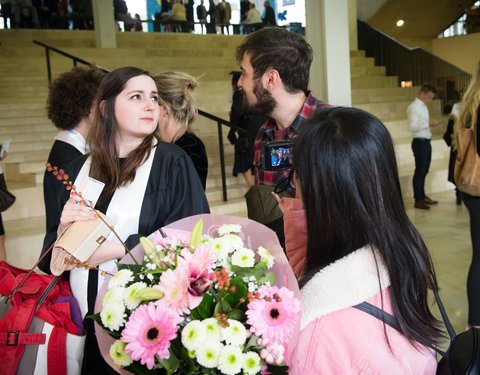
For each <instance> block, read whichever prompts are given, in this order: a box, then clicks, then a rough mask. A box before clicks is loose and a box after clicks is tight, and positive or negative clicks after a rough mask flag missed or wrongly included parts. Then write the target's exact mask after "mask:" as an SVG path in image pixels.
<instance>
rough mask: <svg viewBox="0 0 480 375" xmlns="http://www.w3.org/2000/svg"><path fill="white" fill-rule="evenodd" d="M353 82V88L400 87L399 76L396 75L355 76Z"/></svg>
mask: <svg viewBox="0 0 480 375" xmlns="http://www.w3.org/2000/svg"><path fill="white" fill-rule="evenodd" d="M351 82H352V89H365V88H377V87H398V78H397V77H396V76H368V77H353V78H352V79H351Z"/></svg>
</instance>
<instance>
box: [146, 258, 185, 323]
mask: <svg viewBox="0 0 480 375" xmlns="http://www.w3.org/2000/svg"><path fill="white" fill-rule="evenodd" d="M188 275H189V272H188V269H186V268H185V267H184V266H182V265H180V264H179V266H178V267H177V268H176V269H175V270H167V271H165V272H164V273H163V274H162V276H160V282H159V283H158V285H155V286H154V288H155V289H159V290H161V291H162V292H163V294H164V296H163V298H162V299H160V300H158V302H157V304H160V305H165V306H168V307H169V308H171V309H173V310H174V311H175V312H176V313H177V314H179V315H181V314H184V313H185V314H187V313H189V312H190V310H189V309H188V305H189V300H188V298H189V294H188V287H189V285H190V284H189V281H188Z"/></svg>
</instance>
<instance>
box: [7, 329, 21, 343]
mask: <svg viewBox="0 0 480 375" xmlns="http://www.w3.org/2000/svg"><path fill="white" fill-rule="evenodd" d="M18 333H19V332H18V331H8V332H7V341H6V343H5V345H7V346H17V344H18ZM11 335H15V342H14V343H10V337H11Z"/></svg>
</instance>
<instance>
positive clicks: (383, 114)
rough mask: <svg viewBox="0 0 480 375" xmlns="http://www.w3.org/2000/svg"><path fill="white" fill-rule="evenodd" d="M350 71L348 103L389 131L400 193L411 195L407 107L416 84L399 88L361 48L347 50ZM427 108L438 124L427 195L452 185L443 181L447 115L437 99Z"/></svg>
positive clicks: (391, 77) (411, 171) (427, 182)
mask: <svg viewBox="0 0 480 375" xmlns="http://www.w3.org/2000/svg"><path fill="white" fill-rule="evenodd" d="M350 74H351V80H352V106H353V107H356V108H360V109H363V110H365V111H367V112H370V113H373V114H374V115H375V116H377V117H378V118H379V119H380V120H381V121H382V122H383V123H384V124H385V126H386V127H387V129H388V130H389V132H390V134H391V136H392V138H393V141H394V144H395V150H396V156H397V163H398V167H399V175H400V184H401V187H402V193H403V196H404V197H412V196H413V188H412V176H413V172H414V170H415V160H414V158H413V152H412V149H411V142H412V135H411V132H410V129H409V126H408V121H407V107H408V105H409V104H410V103H411V102H412V101H413V100H414V99H415V97H416V96H417V95H418V92H419V90H420V87H406V88H402V87H399V86H398V78H397V77H396V76H387V75H386V73H385V67H383V66H375V64H374V60H373V58H372V57H365V51H350ZM428 108H429V112H430V118H431V119H436V120H438V121H440V125H439V126H437V127H436V128H432V129H431V130H432V163H431V165H430V172H429V173H428V175H427V179H426V182H425V191H426V192H427V194H428V193H434V192H439V191H445V190H450V189H453V188H454V186H453V184H451V183H450V182H448V181H447V175H448V159H449V155H450V148H449V147H448V146H447V145H446V144H445V142H444V140H443V138H442V136H443V133H444V132H445V129H446V126H447V122H448V117H447V116H442V112H441V102H440V100H433V101H432V102H431V103H430V104H429V105H428Z"/></svg>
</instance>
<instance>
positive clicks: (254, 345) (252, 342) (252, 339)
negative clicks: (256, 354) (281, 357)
mask: <svg viewBox="0 0 480 375" xmlns="http://www.w3.org/2000/svg"><path fill="white" fill-rule="evenodd" d="M259 338H260V337H258V336H257V335H252V336H250V339H249V340H248V342H247V345H245V351H247V350H252V349H257V350H255V351H260V349H262V347H261V346H259V345H258V344H257V341H258V339H259Z"/></svg>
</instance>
